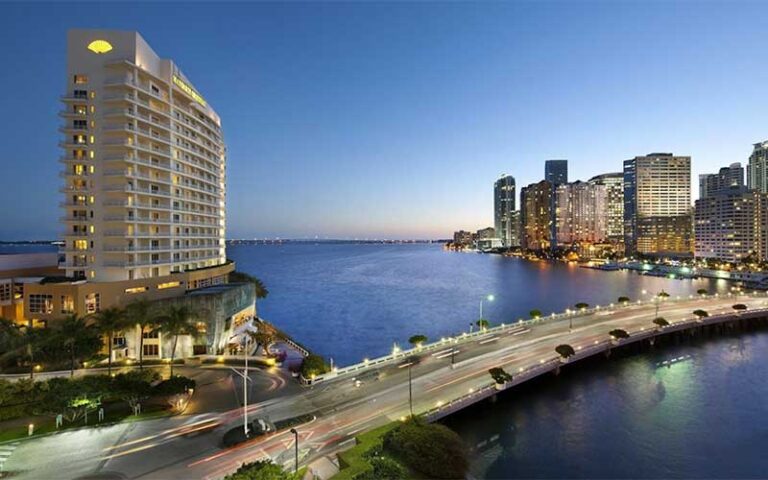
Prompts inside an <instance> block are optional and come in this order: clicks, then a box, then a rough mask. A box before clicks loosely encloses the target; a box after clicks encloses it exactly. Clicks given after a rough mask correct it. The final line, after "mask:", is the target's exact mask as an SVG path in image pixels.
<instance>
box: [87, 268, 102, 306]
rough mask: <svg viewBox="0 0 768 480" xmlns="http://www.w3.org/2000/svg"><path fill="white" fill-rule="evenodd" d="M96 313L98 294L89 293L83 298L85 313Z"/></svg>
mask: <svg viewBox="0 0 768 480" xmlns="http://www.w3.org/2000/svg"><path fill="white" fill-rule="evenodd" d="M91 273H93V272H91ZM98 311H99V294H98V293H89V294H88V295H86V296H85V313H96V312H98Z"/></svg>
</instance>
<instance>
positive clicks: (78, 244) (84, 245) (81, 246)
mask: <svg viewBox="0 0 768 480" xmlns="http://www.w3.org/2000/svg"><path fill="white" fill-rule="evenodd" d="M72 243H73V244H74V246H75V250H87V249H88V242H87V241H86V240H75V241H74V242H72Z"/></svg>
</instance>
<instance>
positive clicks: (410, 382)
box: [408, 363, 413, 418]
mask: <svg viewBox="0 0 768 480" xmlns="http://www.w3.org/2000/svg"><path fill="white" fill-rule="evenodd" d="M411 367H413V364H412V363H411V364H410V365H408V406H409V408H410V410H411V418H413V376H412V375H411Z"/></svg>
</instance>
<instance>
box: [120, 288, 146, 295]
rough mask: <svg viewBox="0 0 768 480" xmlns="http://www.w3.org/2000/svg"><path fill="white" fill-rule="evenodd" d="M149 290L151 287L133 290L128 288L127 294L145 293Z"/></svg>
mask: <svg viewBox="0 0 768 480" xmlns="http://www.w3.org/2000/svg"><path fill="white" fill-rule="evenodd" d="M147 290H149V287H132V288H126V289H125V293H128V294H133V293H144V292H146V291H147Z"/></svg>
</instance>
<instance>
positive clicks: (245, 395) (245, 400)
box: [243, 332, 251, 438]
mask: <svg viewBox="0 0 768 480" xmlns="http://www.w3.org/2000/svg"><path fill="white" fill-rule="evenodd" d="M250 337H251V336H250V335H248V333H247V332H246V334H245V376H244V377H243V431H244V432H245V438H248V353H249V352H248V339H249V338H250Z"/></svg>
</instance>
